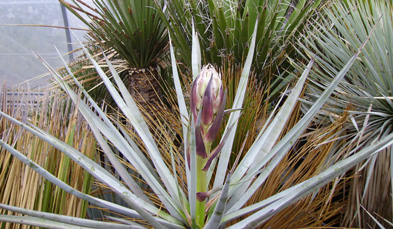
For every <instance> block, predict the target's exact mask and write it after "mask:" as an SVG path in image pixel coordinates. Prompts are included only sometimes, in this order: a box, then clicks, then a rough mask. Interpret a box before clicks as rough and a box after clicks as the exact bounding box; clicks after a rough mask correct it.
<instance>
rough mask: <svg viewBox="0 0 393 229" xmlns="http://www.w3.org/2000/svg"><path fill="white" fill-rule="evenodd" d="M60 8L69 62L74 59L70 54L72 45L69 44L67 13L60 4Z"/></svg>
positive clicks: (69, 34)
mask: <svg viewBox="0 0 393 229" xmlns="http://www.w3.org/2000/svg"><path fill="white" fill-rule="evenodd" d="M60 7H61V14H62V15H63V22H64V27H65V33H66V39H67V48H68V52H69V55H68V57H69V60H70V61H71V60H72V59H73V58H74V55H73V53H72V52H71V51H72V50H73V49H72V43H71V32H70V28H69V24H68V17H67V11H66V8H65V6H64V5H63V4H61V3H60Z"/></svg>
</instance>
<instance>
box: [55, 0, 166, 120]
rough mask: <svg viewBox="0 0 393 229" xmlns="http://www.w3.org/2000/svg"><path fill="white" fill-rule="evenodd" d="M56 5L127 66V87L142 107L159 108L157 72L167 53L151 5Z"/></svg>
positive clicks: (163, 32) (118, 0)
mask: <svg viewBox="0 0 393 229" xmlns="http://www.w3.org/2000/svg"><path fill="white" fill-rule="evenodd" d="M59 1H60V2H61V3H62V4H64V5H65V6H66V7H67V8H68V9H69V10H70V11H71V12H72V13H73V14H74V15H76V16H77V17H78V18H79V19H80V20H82V22H84V23H85V24H86V25H87V26H88V27H89V28H90V29H91V32H90V33H89V34H90V36H91V37H92V38H94V39H96V40H98V41H103V45H104V46H105V47H106V48H108V49H114V50H115V51H116V53H117V54H118V57H119V58H120V59H122V60H125V61H126V62H127V63H128V74H125V76H126V78H127V79H126V82H127V83H126V84H127V85H128V89H129V91H130V93H131V95H132V96H133V98H134V99H136V101H137V102H138V103H139V104H141V107H143V108H145V109H147V108H148V107H149V105H150V106H151V105H153V106H154V104H158V103H159V102H160V97H161V89H160V85H159V79H160V75H159V74H158V72H157V69H156V68H157V67H158V65H159V63H160V62H161V61H162V59H163V57H164V55H165V54H166V53H167V50H168V49H167V48H168V35H167V33H166V29H165V26H164V24H163V23H162V21H161V18H160V17H159V15H157V14H158V13H157V9H156V8H155V3H154V1H153V0H146V1H135V0H130V1H122V0H116V1H105V0H94V1H93V2H94V4H95V6H96V7H97V8H96V9H93V8H91V7H90V6H89V5H88V4H86V3H85V2H83V1H81V0H73V2H74V4H75V5H73V4H70V3H67V2H66V1H64V0H59ZM157 4H159V5H162V4H163V1H160V2H159V3H157ZM89 12H90V13H89ZM86 17H88V18H89V19H90V20H91V21H88V20H87V19H86ZM148 112H149V113H150V114H151V115H152V112H151V110H148Z"/></svg>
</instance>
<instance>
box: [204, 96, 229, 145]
mask: <svg viewBox="0 0 393 229" xmlns="http://www.w3.org/2000/svg"><path fill="white" fill-rule="evenodd" d="M226 101H227V92H226V91H225V92H223V95H222V101H221V104H220V107H219V109H218V111H217V114H216V118H215V119H214V121H213V124H212V125H211V126H210V128H209V130H208V132H207V133H206V135H205V140H206V141H208V142H212V141H214V139H216V137H217V133H218V131H219V130H220V126H221V123H222V120H223V118H224V111H225V104H226Z"/></svg>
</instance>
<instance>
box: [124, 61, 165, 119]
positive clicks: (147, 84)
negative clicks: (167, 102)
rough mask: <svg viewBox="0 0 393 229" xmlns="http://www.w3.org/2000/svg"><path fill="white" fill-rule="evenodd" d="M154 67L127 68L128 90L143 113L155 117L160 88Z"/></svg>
mask: <svg viewBox="0 0 393 229" xmlns="http://www.w3.org/2000/svg"><path fill="white" fill-rule="evenodd" d="M157 77H158V72H157V70H156V69H154V68H145V69H136V68H132V69H130V70H129V79H128V91H129V92H130V94H131V96H132V97H133V99H134V100H135V102H136V103H137V104H138V105H139V108H140V110H141V111H142V113H143V115H144V116H145V117H146V115H149V116H151V118H153V119H155V118H154V116H155V110H156V107H157V106H158V105H160V104H161V97H162V95H161V94H162V93H161V88H160V84H159V82H158V80H157Z"/></svg>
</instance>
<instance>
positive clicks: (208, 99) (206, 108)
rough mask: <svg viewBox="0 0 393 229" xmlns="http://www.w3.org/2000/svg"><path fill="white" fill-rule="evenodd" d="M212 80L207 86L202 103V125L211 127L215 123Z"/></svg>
mask: <svg viewBox="0 0 393 229" xmlns="http://www.w3.org/2000/svg"><path fill="white" fill-rule="evenodd" d="M211 89H212V78H210V81H209V84H208V85H207V88H206V91H205V95H204V96H203V103H202V125H204V126H205V125H210V124H211V123H212V121H213V116H214V113H213V98H212V90H211Z"/></svg>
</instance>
